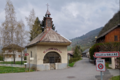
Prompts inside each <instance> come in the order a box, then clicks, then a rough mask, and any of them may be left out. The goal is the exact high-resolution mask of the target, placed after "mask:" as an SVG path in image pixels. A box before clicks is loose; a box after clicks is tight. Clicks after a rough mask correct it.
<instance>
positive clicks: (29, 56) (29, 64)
mask: <svg viewBox="0 0 120 80" xmlns="http://www.w3.org/2000/svg"><path fill="white" fill-rule="evenodd" d="M29 72H30V55H29Z"/></svg>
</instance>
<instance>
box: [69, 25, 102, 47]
mask: <svg viewBox="0 0 120 80" xmlns="http://www.w3.org/2000/svg"><path fill="white" fill-rule="evenodd" d="M102 28H103V27H100V28H97V29H95V30H92V31H90V32H88V33H86V34H85V35H83V36H80V37H76V38H73V39H71V41H72V44H71V45H70V46H75V45H80V46H81V47H82V48H88V47H90V46H91V45H92V44H93V41H94V40H95V36H97V35H98V34H99V32H100V31H101V30H102Z"/></svg>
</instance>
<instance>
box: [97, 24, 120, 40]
mask: <svg viewBox="0 0 120 80" xmlns="http://www.w3.org/2000/svg"><path fill="white" fill-rule="evenodd" d="M117 27H120V24H119V25H117V26H114V27H112V28H111V29H109V30H107V31H106V32H104V33H103V34H101V35H100V36H99V37H98V38H97V39H99V38H101V37H103V36H105V35H106V34H107V33H109V32H110V31H112V30H114V29H115V28H117Z"/></svg>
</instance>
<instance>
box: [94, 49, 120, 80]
mask: <svg viewBox="0 0 120 80" xmlns="http://www.w3.org/2000/svg"><path fill="white" fill-rule="evenodd" d="M93 56H94V57H95V58H111V57H120V52H118V51H114V52H95V53H94V55H93ZM96 70H97V71H100V74H101V80H103V77H102V71H105V70H106V69H105V60H104V59H96Z"/></svg>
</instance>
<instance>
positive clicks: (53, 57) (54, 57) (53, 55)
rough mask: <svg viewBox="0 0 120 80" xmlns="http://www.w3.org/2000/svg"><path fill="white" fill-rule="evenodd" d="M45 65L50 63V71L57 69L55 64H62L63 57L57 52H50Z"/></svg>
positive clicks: (45, 58)
mask: <svg viewBox="0 0 120 80" xmlns="http://www.w3.org/2000/svg"><path fill="white" fill-rule="evenodd" d="M43 63H49V64H50V69H56V67H55V63H61V56H60V55H59V54H58V53H57V52H48V53H47V54H46V55H45V56H44V60H43Z"/></svg>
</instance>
